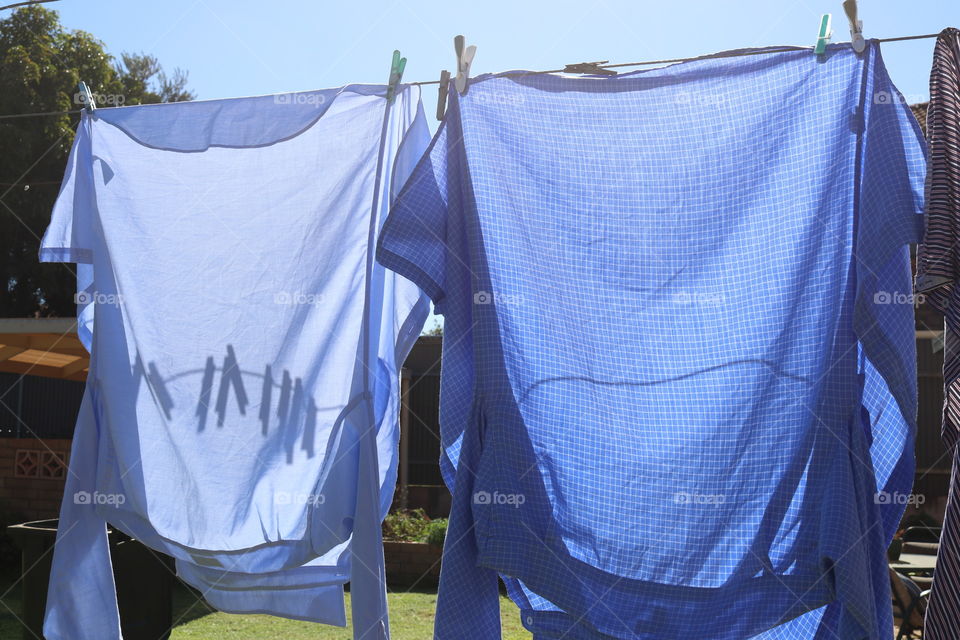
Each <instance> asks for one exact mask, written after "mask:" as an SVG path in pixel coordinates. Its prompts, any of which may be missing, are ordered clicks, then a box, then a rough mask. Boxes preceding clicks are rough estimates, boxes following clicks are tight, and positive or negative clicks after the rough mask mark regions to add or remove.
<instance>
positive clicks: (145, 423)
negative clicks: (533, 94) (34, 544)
mask: <svg viewBox="0 0 960 640" xmlns="http://www.w3.org/2000/svg"><path fill="white" fill-rule="evenodd" d="M385 89H386V88H385V87H383V86H373V85H351V86H347V87H344V88H342V89H331V90H323V91H311V92H306V93H296V94H284V95H278V96H261V97H255V98H239V99H231V100H213V101H198V102H189V103H176V104H161V105H149V106H137V107H124V108H116V109H100V110H97V111H95V112H94V113H93V114H92V115H91V114H88V113H85V114H84V116H83V119H82V121H81V124H80V127H79V129H78V131H77V136H76V141H75V143H74V147H73V150H72V153H71V155H70V159H69V165H68V168H67V173H66V177H65V179H64V184H63V187H62V190H61V193H60V196H59V198H58V200H57V203H56V206H55V208H54V212H53V217H52V220H51V223H50V227H49V229H48V230H47V232H46V235H45V236H44V239H43V243H42V248H41V252H40V257H41V259H42V260H44V261H65V262H77V263H78V264H79V265H80V267H81V268H80V271H79V282H78V289H79V293H78V301H79V304H80V306H79V317H80V321H81V337H82V338H83V339H84V340H85V343H86V344H87V346H88V348H89V349H90V351H91V364H90V375H89V378H88V381H87V390H86V396H85V398H84V402H83V407H82V409H81V412H80V416H79V418H78V422H77V429H76V434H75V437H74V443H73V452H72V454H71V459H70V474H69V478H68V482H67V487H66V494H65V499H64V502H63V506H62V510H61V517H60V530H59V534H58V539H57V545H56V550H55V553H54V559H53V570H52V575H51V580H50V590H49V596H48V602H47V616H46V621H45V625H44V633H45V634H46V637H47V638H50V639H51V640H66V639H68V638H69V640H86V639H90V640H104V639H109V638H119V635H120V632H119V618H118V614H117V610H116V597H115V593H114V585H113V578H112V574H111V570H110V558H109V548H108V543H107V537H106V527H107V523H109V524H110V525H111V526H112V527H115V528H117V529H119V530H121V531H124V532H125V533H127V534H129V535H131V536H133V537H135V538H137V539H139V540H140V541H141V542H143V543H144V544H147V545H149V546H150V547H152V548H154V549H157V550H159V551H162V552H164V553H168V554H170V555H172V556H174V557H175V558H176V560H177V570H178V573H179V575H180V576H181V577H182V578H184V579H185V580H186V581H187V582H189V583H190V584H192V585H194V586H195V587H197V588H198V589H200V590H201V591H202V592H203V593H204V594H205V597H206V598H207V599H208V601H209V602H210V603H211V604H213V605H214V606H216V607H218V608H220V609H223V610H225V611H232V612H262V613H272V614H275V615H281V616H285V617H291V618H300V619H305V620H313V621H317V622H324V623H329V624H336V625H344V624H345V623H346V620H345V615H344V608H343V584H344V583H345V582H347V581H350V582H351V583H352V590H353V594H354V596H353V597H354V600H353V602H354V606H353V621H354V626H355V629H356V631H355V637H356V638H364V639H367V638H370V639H376V640H380V639H383V638H386V637H387V633H388V632H387V611H386V595H385V582H384V568H383V550H382V544H381V540H380V522H381V520H382V518H383V516H384V515H385V514H386V511H387V509H388V508H389V505H390V502H391V500H392V497H393V488H394V484H395V480H396V467H397V440H398V424H397V416H398V384H399V383H398V371H399V367H400V366H401V365H402V363H403V360H404V358H405V356H406V354H407V352H408V350H409V348H410V347H411V346H412V344H413V342H414V341H415V339H416V337H417V336H418V335H419V332H420V329H421V326H422V324H423V322H424V320H425V318H426V315H427V313H428V303H427V299H426V297H425V296H423V295H422V294H421V293H420V291H419V289H418V288H417V287H416V286H414V285H413V284H412V283H410V282H409V281H407V280H404V279H403V278H401V277H400V276H397V275H395V274H393V273H392V272H389V271H386V270H384V269H383V268H382V267H380V266H379V265H377V264H376V263H375V262H374V260H373V247H374V243H375V240H376V237H377V235H378V233H379V229H380V226H381V224H382V221H383V218H384V217H385V214H386V210H387V207H388V205H389V202H390V200H391V198H392V196H393V195H395V189H396V187H395V183H397V182H401V183H402V182H403V180H404V179H405V178H406V176H407V175H408V174H409V172H410V171H411V170H412V168H413V165H414V163H415V162H416V161H417V160H418V159H419V158H420V156H421V155H422V152H423V150H424V148H425V147H426V145H427V143H428V141H429V133H428V131H427V128H426V123H425V118H424V116H423V111H422V108H421V106H420V92H419V88H416V87H408V88H405V89H404V90H403V91H401V92H400V93H399V95H398V96H397V98H396V100H395V102H394V103H393V104H392V105H390V106H388V105H387V102H386V100H384V92H385Z"/></svg>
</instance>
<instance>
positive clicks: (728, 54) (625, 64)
mask: <svg viewBox="0 0 960 640" xmlns="http://www.w3.org/2000/svg"><path fill="white" fill-rule="evenodd" d="M939 35H940V34H939V33H926V34H923V35H919V36H899V37H897V38H879V39H878V40H877V42H903V41H904V40H924V39H927V38H936V37H937V36H939ZM803 49H812V47H804V46H789V47H778V48H776V49H757V50H734V51H727V52H722V53H711V54H707V55H703V56H694V57H692V58H670V59H667V60H646V61H644V62H620V63H617V64H597V65H595V66H596V68H597V69H617V68H621V67H642V66H649V65H657V64H674V63H677V62H692V61H694V60H709V59H711V58H739V57H743V56H757V55H764V54H768V53H783V52H785V51H801V50H803ZM545 73H563V69H548V70H546V71H517V72H507V73H503V74H500V75H502V76H509V77H517V76H536V75H543V74H545ZM406 84H413V85H425V84H440V81H439V80H426V81H423V82H408V83H406Z"/></svg>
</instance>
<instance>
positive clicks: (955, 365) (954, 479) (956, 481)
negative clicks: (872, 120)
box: [915, 28, 960, 640]
mask: <svg viewBox="0 0 960 640" xmlns="http://www.w3.org/2000/svg"><path fill="white" fill-rule="evenodd" d="M927 142H928V144H929V148H930V164H929V168H928V171H927V182H926V211H925V212H924V223H925V224H924V232H923V243H922V244H921V245H920V246H919V247H918V248H917V276H916V280H915V286H916V290H917V292H918V293H920V294H923V295H924V296H926V299H927V300H928V301H929V302H930V304H931V305H932V306H933V307H934V308H935V309H937V310H938V311H940V312H941V313H943V314H944V320H945V322H944V350H943V398H944V402H943V425H942V435H943V442H944V444H945V445H946V446H947V449H948V450H952V453H953V455H952V459H953V460H952V463H953V470H952V472H951V474H950V492H949V495H948V496H947V508H946V512H945V513H944V518H943V531H942V533H941V535H940V547H939V549H938V551H937V568H936V571H934V574H933V584H932V585H931V588H930V600H929V606H928V607H927V613H926V616H925V620H924V637H926V638H929V640H952V639H953V638H958V637H960V506H958V505H957V500H958V496H957V491H958V490H960V488H958V487H960V452H958V450H957V443H958V441H960V308H958V305H957V302H956V297H957V295H958V289H957V287H956V286H955V280H956V278H957V265H958V264H960V260H958V259H957V257H958V251H960V247H958V244H960V242H958V241H960V235H958V234H960V30H957V29H953V28H950V29H944V30H943V31H942V32H941V33H940V35H939V37H938V38H937V44H936V46H935V47H934V50H933V66H932V67H931V70H930V102H929V104H928V105H927Z"/></svg>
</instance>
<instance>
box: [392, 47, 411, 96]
mask: <svg viewBox="0 0 960 640" xmlns="http://www.w3.org/2000/svg"><path fill="white" fill-rule="evenodd" d="M406 68H407V59H406V58H401V57H400V51H399V50H397V51H394V52H393V62H391V63H390V82H389V83H388V84H387V104H393V98H394V97H395V96H396V95H397V85H398V84H400V79H401V78H403V70H404V69H406Z"/></svg>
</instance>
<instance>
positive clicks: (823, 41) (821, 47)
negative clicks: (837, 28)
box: [813, 13, 833, 56]
mask: <svg viewBox="0 0 960 640" xmlns="http://www.w3.org/2000/svg"><path fill="white" fill-rule="evenodd" d="M832 21H833V16H832V15H830V14H829V13H825V14H823V17H822V18H820V33H819V34H818V35H817V44H816V46H814V47H813V52H814V53H815V54H817V55H818V56H821V55H823V54H824V53H825V52H826V50H827V43H828V42H830V38H831V37H832V36H833V26H832Z"/></svg>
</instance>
